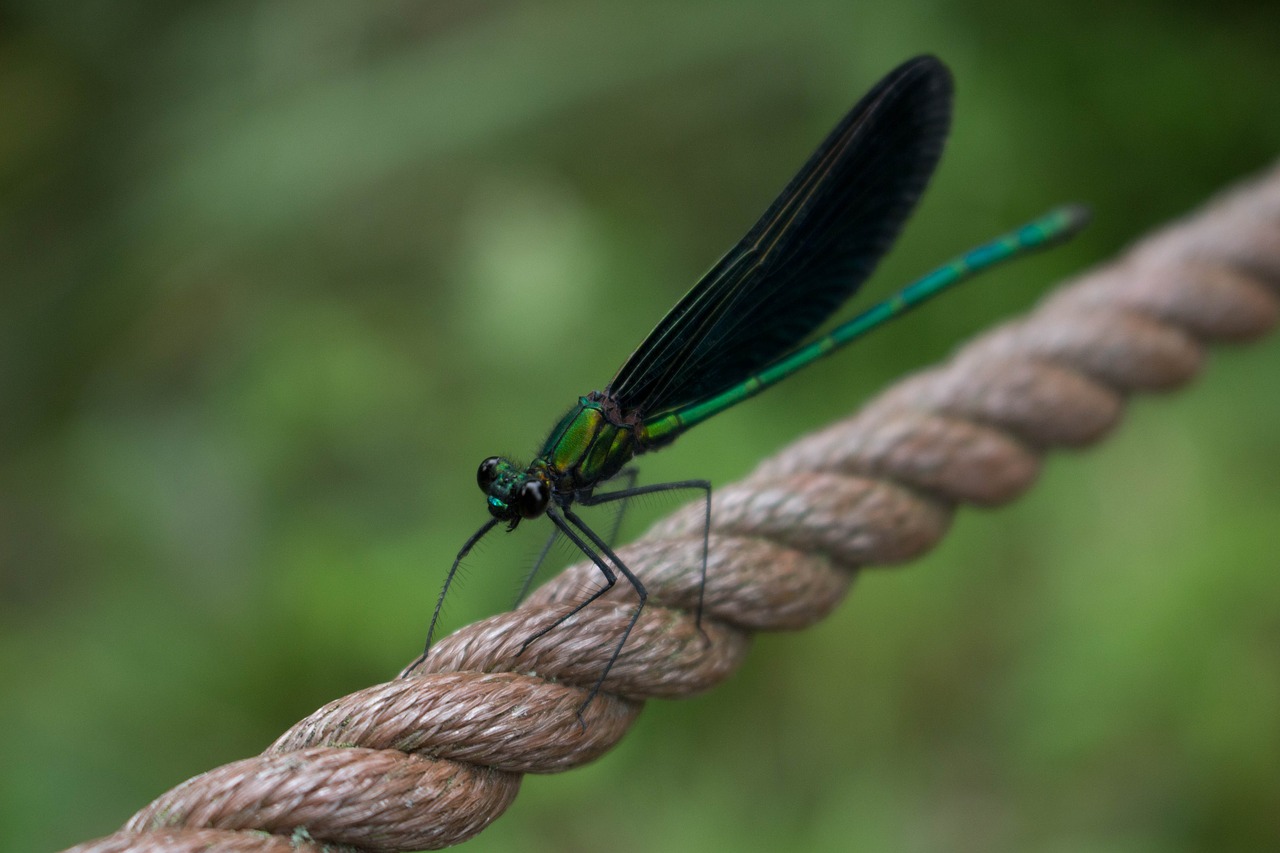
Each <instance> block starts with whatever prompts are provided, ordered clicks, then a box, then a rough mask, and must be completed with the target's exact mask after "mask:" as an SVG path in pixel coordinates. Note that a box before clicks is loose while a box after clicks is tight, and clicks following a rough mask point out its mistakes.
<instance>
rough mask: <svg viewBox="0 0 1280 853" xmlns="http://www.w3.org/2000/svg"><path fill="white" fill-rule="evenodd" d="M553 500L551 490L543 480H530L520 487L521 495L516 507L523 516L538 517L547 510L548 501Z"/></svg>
mask: <svg viewBox="0 0 1280 853" xmlns="http://www.w3.org/2000/svg"><path fill="white" fill-rule="evenodd" d="M550 500H551V490H550V489H548V488H547V484H546V483H544V482H542V481H541V480H529V481H527V482H526V483H525V484H524V485H523V486H521V487H520V497H519V499H518V500H517V502H516V509H518V510H519V511H520V517H521V518H537V517H538V516H540V515H542V514H543V513H544V512H546V511H547V503H548V502H549V501H550Z"/></svg>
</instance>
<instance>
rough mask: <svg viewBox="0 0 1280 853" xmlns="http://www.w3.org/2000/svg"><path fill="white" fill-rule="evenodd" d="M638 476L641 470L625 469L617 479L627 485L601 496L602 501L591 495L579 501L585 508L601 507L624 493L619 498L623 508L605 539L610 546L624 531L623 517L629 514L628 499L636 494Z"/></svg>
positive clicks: (619, 509) (614, 519)
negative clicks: (613, 496)
mask: <svg viewBox="0 0 1280 853" xmlns="http://www.w3.org/2000/svg"><path fill="white" fill-rule="evenodd" d="M638 476H640V469H638V468H634V467H632V468H623V469H622V471H621V472H619V474H618V476H617V477H616V478H615V479H618V480H626V481H627V482H626V485H624V486H621V487H620V488H617V489H614V490H613V491H611V492H605V493H604V494H602V495H599V496H598V497H599V498H601V500H593V499H592V497H591V495H587V497H586V499H585V500H580V501H579V503H581V504H582V505H583V506H599V505H600V504H602V503H611V502H612V500H613V499H612V498H610V497H609V496H610V495H616V494H618V493H620V492H621V493H624V494H623V495H622V497H621V498H619V500H621V501H622V506H620V507H618V511H617V512H616V513H614V515H613V528H612V529H611V530H610V531H609V535H608V536H606V537H605V541H606V542H608V543H609V544H610V545H615V544H617V542H618V533H619V531H621V530H622V517H623V515H625V514H626V512H627V498H628V497H631V496H633V495H634V494H635V492H634V491H632V490H633V489H634V488H635V485H636V477H638ZM609 482H610V483H611V484H612V482H613V481H612V480H610V481H609Z"/></svg>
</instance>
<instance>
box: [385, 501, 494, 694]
mask: <svg viewBox="0 0 1280 853" xmlns="http://www.w3.org/2000/svg"><path fill="white" fill-rule="evenodd" d="M497 523H498V519H496V518H491V519H489V520H488V521H486V522H485V523H484V526H483V527H481V528H480V529H479V530H477V531H476V532H475V533H473V534H471V538H470V539H468V540H467V542H466V544H465V545H463V546H462V550H461V551H459V552H458V556H457V557H455V558H454V560H453V565H452V566H450V567H449V574H447V575H445V578H444V586H443V587H441V588H440V597H439V598H437V599H436V609H435V612H433V613H432V614H431V626H430V627H429V628H427V642H426V643H425V644H424V645H423V648H422V654H421V655H419V656H418V659H417V660H415V661H414V662H413V663H411V664H409V668H408V669H406V670H405V671H404V673H403V675H408V674H409V673H411V672H413V671H414V670H415V669H417V668H418V667H419V666H421V665H422V662H423V661H424V660H426V659H427V654H428V653H430V651H431V637H432V636H434V634H435V632H436V622H437V621H439V619H440V608H441V607H443V606H444V597H445V595H447V594H448V592H449V584H451V583H453V576H454V575H455V574H457V573H458V566H460V565H462V561H463V560H464V559H465V558H466V556H467V554H469V553H470V552H471V549H472V548H474V547H475V545H476V543H477V542H479V541H480V540H481V539H483V538H484V535H485V534H486V533H488V532H489V531H490V530H492V529H493V528H494V526H495V525H496V524H497Z"/></svg>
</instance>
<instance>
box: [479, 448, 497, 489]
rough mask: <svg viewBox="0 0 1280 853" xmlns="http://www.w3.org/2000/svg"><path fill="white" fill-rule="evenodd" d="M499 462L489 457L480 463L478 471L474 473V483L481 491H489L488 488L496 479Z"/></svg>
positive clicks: (494, 457) (495, 458) (495, 457)
mask: <svg viewBox="0 0 1280 853" xmlns="http://www.w3.org/2000/svg"><path fill="white" fill-rule="evenodd" d="M501 461H502V460H501V459H500V458H498V457H497V456H490V457H489V458H488V459H486V460H484V461H483V462H481V463H480V470H479V471H477V472H476V482H477V483H479V484H480V490H481V491H485V492H487V491H489V486H491V485H493V481H494V480H496V479H498V463H500V462H501Z"/></svg>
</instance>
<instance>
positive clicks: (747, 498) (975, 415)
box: [72, 167, 1280, 853]
mask: <svg viewBox="0 0 1280 853" xmlns="http://www.w3.org/2000/svg"><path fill="white" fill-rule="evenodd" d="M1278 319H1280V167H1277V168H1273V169H1272V170H1271V171H1270V172H1269V173H1267V174H1264V175H1262V176H1260V177H1258V178H1256V179H1254V180H1253V181H1252V182H1250V183H1249V184H1247V185H1244V186H1242V187H1240V188H1238V189H1236V190H1234V191H1232V192H1230V193H1227V194H1224V195H1222V196H1220V197H1219V198H1217V199H1215V200H1214V201H1212V202H1211V203H1210V204H1209V205H1208V206H1207V207H1206V208H1205V209H1204V210H1202V211H1201V212H1199V213H1197V214H1195V215H1193V216H1190V217H1187V218H1185V219H1183V220H1181V221H1179V222H1176V223H1174V224H1173V225H1171V226H1169V227H1167V228H1165V229H1164V230H1162V231H1160V232H1158V233H1156V234H1154V235H1152V236H1150V237H1147V238H1145V239H1144V240H1142V241H1141V242H1139V243H1138V244H1136V245H1135V246H1134V247H1133V248H1131V249H1130V250H1129V251H1128V252H1127V253H1126V254H1125V255H1124V256H1122V257H1121V258H1120V259H1118V260H1117V261H1115V262H1113V263H1111V264H1109V265H1106V266H1103V267H1100V268H1098V269H1095V270H1093V271H1090V272H1088V273H1086V274H1085V275H1083V276H1082V277H1080V278H1079V279H1078V280H1076V281H1075V282H1073V283H1070V284H1068V285H1065V286H1063V287H1062V288H1060V289H1059V290H1057V291H1056V292H1054V293H1053V294H1051V295H1050V296H1049V297H1048V298H1046V299H1045V300H1044V301H1043V302H1042V303H1041V304H1040V305H1039V306H1038V307H1037V308H1036V309H1035V310H1033V311H1032V312H1031V313H1030V314H1029V315H1028V316H1026V317H1024V318H1021V319H1019V320H1016V321H1013V322H1009V323H1005V324H1003V325H1001V326H998V327H996V328H994V329H992V330H991V331H989V332H987V333H986V334H983V335H982V336H980V337H979V338H977V339H976V340H974V341H973V342H971V343H970V344H968V345H967V346H965V347H964V348H963V349H962V350H961V351H960V352H958V353H957V354H956V355H955V356H954V357H953V358H951V359H950V360H949V361H948V362H946V363H944V364H942V365H941V366H939V367H937V368H934V369H931V370H926V371H923V372H921V373H918V374H915V375H913V376H910V377H908V378H906V379H905V380H903V381H901V382H899V383H897V384H896V385H895V386H893V387H892V388H890V389H889V390H888V391H886V392H885V393H883V394H881V395H880V396H879V397H878V398H876V399H875V400H873V401H872V402H870V403H869V404H868V405H867V406H865V407H864V408H863V409H862V410H861V411H860V412H859V413H858V414H856V415H854V416H853V417H850V418H848V419H846V420H843V421H841V422H839V423H836V424H834V425H832V426H830V427H827V428H826V429H824V430H822V431H820V432H817V433H815V434H812V435H810V436H808V437H805V438H802V439H800V440H799V441H797V442H795V443H794V444H793V445H791V446H790V447H788V448H787V449H785V450H783V451H782V452H781V453H779V454H777V455H776V456H774V457H773V458H771V459H769V460H766V461H765V462H764V463H762V464H761V465H760V466H759V467H758V468H757V469H756V470H755V472H753V473H752V474H751V475H750V476H749V477H747V478H746V479H745V480H744V481H742V482H740V483H737V484H734V485H729V486H725V487H723V488H721V489H719V490H717V492H716V496H715V502H714V506H713V512H712V528H711V540H710V544H711V551H710V557H709V564H708V573H707V588H706V601H705V610H704V616H703V628H704V629H705V631H706V633H707V636H708V637H709V638H710V640H711V642H710V643H709V644H708V643H707V642H706V641H705V640H704V639H703V638H702V636H701V635H700V634H699V632H698V630H697V628H696V627H695V625H694V616H693V610H694V608H695V606H696V602H697V595H698V577H699V567H700V561H701V557H702V553H701V551H702V539H701V523H702V510H701V509H700V507H699V506H690V507H687V508H685V509H682V510H680V511H677V512H676V513H675V514H673V515H672V516H670V517H669V518H667V519H665V520H664V521H662V522H660V523H659V524H657V525H656V526H655V527H654V528H653V529H652V530H651V531H650V532H649V533H648V534H647V535H646V536H645V537H644V538H643V539H641V540H640V541H638V542H636V543H634V544H632V545H630V546H628V547H626V548H622V549H619V555H620V556H621V557H622V558H623V559H624V560H625V561H626V562H627V564H628V565H629V566H630V567H631V568H632V569H634V570H635V571H636V572H637V574H639V575H640V576H641V577H642V578H643V579H644V581H645V584H646V586H647V587H648V588H649V590H650V595H651V597H650V604H649V606H648V607H647V608H646V609H645V611H644V613H643V614H642V615H641V618H640V621H639V622H638V623H637V624H636V627H635V630H634V632H633V633H632V636H631V639H630V641H629V642H628V643H627V646H626V648H624V649H623V652H622V655H621V656H620V657H619V659H618V661H617V664H616V665H615V666H614V668H613V670H612V671H611V672H610V673H609V677H608V679H607V681H606V682H605V684H604V689H603V691H602V692H601V694H600V695H599V696H598V697H597V698H596V700H595V701H594V702H592V703H591V705H590V706H589V707H588V708H587V709H586V712H585V722H586V729H585V731H584V730H583V729H582V728H581V727H580V726H579V725H578V721H577V716H576V713H577V709H578V707H579V706H580V705H581V703H582V699H583V697H584V696H585V695H586V691H587V690H588V689H590V687H591V685H592V684H593V683H594V680H595V678H596V677H597V674H598V673H599V671H600V667H601V666H603V664H604V661H605V659H606V658H607V656H608V654H609V653H610V650H611V648H612V642H613V640H614V638H616V637H617V635H618V632H619V631H620V630H622V628H623V627H624V626H625V624H626V622H627V620H628V619H629V618H630V615H631V612H632V609H633V607H634V602H633V600H632V598H630V597H628V596H629V595H631V593H630V590H629V589H626V590H624V589H622V585H619V586H618V587H616V588H615V589H614V590H612V591H611V592H610V593H609V594H608V595H606V596H604V597H602V598H601V599H600V600H599V601H598V602H596V603H595V604H594V605H593V606H591V607H589V608H587V609H586V610H584V611H583V612H582V613H581V614H579V615H578V616H576V617H575V618H574V619H572V620H571V621H570V622H569V623H566V624H565V625H564V626H563V627H561V628H560V629H557V630H555V631H553V632H551V633H550V634H548V635H547V636H546V637H544V638H542V639H541V640H539V641H538V642H537V643H535V644H534V645H533V646H531V647H530V648H529V650H528V651H527V652H526V653H525V654H524V655H521V656H519V657H517V656H516V652H517V651H518V649H519V646H520V642H521V638H524V637H527V636H529V635H530V634H531V633H533V632H534V631H536V630H537V629H538V627H539V626H542V625H546V624H548V623H549V622H550V621H553V620H554V619H555V618H557V616H558V615H560V614H562V613H564V612H565V610H566V609H567V608H569V607H571V606H572V604H573V603H574V602H575V601H577V600H579V596H580V594H581V590H582V589H583V588H585V587H586V586H587V585H588V584H593V583H595V582H596V580H597V578H596V575H595V571H596V570H595V568H594V567H593V566H591V565H590V564H579V565H575V566H571V567H570V568H568V569H566V570H565V571H564V572H563V573H561V574H560V575H559V576H558V577H556V578H555V579H553V580H552V581H550V582H549V583H547V584H546V585H544V586H543V587H542V588H540V589H538V590H536V591H535V592H534V593H533V594H532V595H530V596H529V598H528V599H527V600H526V601H525V603H524V604H523V605H522V606H521V607H520V608H519V609H518V610H515V611H513V612H510V613H502V614H499V615H497V616H493V617H491V618H489V619H485V620H482V621H480V622H476V623H474V624H472V625H468V626H466V627H464V628H462V629H460V630H459V631H457V632H455V633H454V634H452V635H450V636H448V637H446V638H444V639H443V640H441V641H440V643H439V644H438V645H437V646H436V647H435V649H434V650H433V651H432V654H431V657H430V658H429V659H428V660H427V661H426V663H425V664H424V665H423V666H422V667H421V668H420V669H419V671H417V672H415V673H414V674H413V676H412V677H409V678H404V679H398V680H395V681H391V682H388V683H386V684H378V685H374V686H372V687H369V688H367V689H365V690H361V691H358V692H356V693H353V694H351V695H349V696H345V697H343V698H341V699H338V700H336V701H334V702H331V703H330V704H328V705H326V706H325V707H324V708H321V709H320V710H319V711H317V712H316V713H314V714H312V715H311V716H309V717H307V718H306V719H305V720H302V721H301V722H299V723H298V724H297V725H295V726H293V727H292V728H291V729H290V730H289V731H287V732H285V733H284V734H283V735H282V736H281V737H280V738H279V739H278V740H277V741H276V742H275V743H274V744H273V745H272V746H271V747H270V748H269V749H268V750H267V751H266V752H265V753H263V754H262V755H260V756H257V757H255V758H250V759H246V760H243V761H238V762H235V763H232V764H228V765H225V766H223V767H220V768H217V769H215V770H212V771H210V772H208V773H205V774H203V775H201V776H197V777H195V778H194V779H191V780H189V781H188V782H186V783H184V784H182V785H180V786H178V787H177V788H175V789H173V790H172V791H169V792H168V793H166V794H164V795H163V796H161V797H160V798H159V799H157V800H156V801H155V802H153V803H152V804H151V805H149V806H147V807H146V808H145V809H143V810H142V811H141V812H139V813H138V814H137V815H135V816H134V817H133V818H132V819H131V820H130V821H129V823H128V824H127V825H126V826H125V828H124V829H123V830H122V831H121V832H119V833H117V834H115V835H112V836H109V837H107V838H104V839H100V840H98V841H95V842H89V843H87V844H83V845H80V846H78V847H75V848H72V849H73V850H75V851H79V853H90V851H93V853H107V851H112V853H115V851H195V850H203V849H207V847H208V846H211V845H216V846H217V847H218V849H220V850H244V851H264V853H267V851H275V850H282V851H283V850H286V849H289V850H315V851H319V850H321V849H327V850H335V849H338V850H342V849H346V850H362V851H399V850H416V849H436V848H440V847H446V846H449V845H452V844H457V843H459V842H461V841H463V840H465V839H467V838H469V837H471V836H473V835H474V834H476V833H477V832H479V831H480V830H481V829H483V828H484V827H485V826H486V825H488V823H490V822H491V821H492V820H493V819H494V818H496V817H497V816H498V815H500V814H501V813H502V812H503V810H505V809H506V807H507V806H508V805H509V804H510V803H511V801H512V800H513V799H514V798H515V795H516V792H517V790H518V788H519V784H520V779H521V774H523V773H551V772H557V771H560V770H565V769H568V768H570V767H575V766H578V765H581V764H584V763H586V762H588V761H592V760H594V759H595V758H597V757H599V756H600V755H602V754H603V753H604V752H606V751H607V750H608V749H609V748H610V747H611V746H613V744H615V743H616V742H617V741H618V740H619V739H620V738H621V737H622V735H623V734H624V733H625V732H626V730H627V729H628V728H629V727H630V725H631V723H632V722H633V721H634V720H635V719H636V717H637V715H638V714H639V712H640V710H641V708H642V707H643V702H644V700H645V699H648V698H651V697H664V698H672V697H677V696H688V695H691V694H693V693H696V692H699V691H702V690H706V689H708V688H710V687H712V686H714V685H715V684H717V683H718V682H720V681H721V680H723V679H724V678H725V677H727V676H728V675H729V674H730V673H731V672H733V671H734V670H735V669H736V668H737V667H738V665H739V664H740V663H741V661H742V660H743V658H744V657H745V655H746V653H747V649H748V646H749V641H750V636H751V634H752V633H753V632H755V631H764V630H773V631H776V630H792V629H797V628H802V627H805V626H807V625H810V624H812V623H814V622H816V621H817V620H819V619H821V618H823V617H824V616H825V615H826V614H827V613H829V612H830V611H831V610H832V609H833V608H834V607H835V606H836V605H837V604H838V603H839V602H840V600H841V599H842V598H843V596H844V594H845V591H846V590H847V589H848V587H849V584H850V582H851V580H852V578H853V576H854V574H855V573H856V572H857V571H858V570H859V569H860V568H862V567H864V566H875V565H886V564H891V563H900V562H902V561H905V560H909V559H912V558H914V557H917V556H919V555H920V554H923V553H925V552H926V551H928V550H929V549H931V548H932V547H933V546H934V545H935V544H937V542H938V541H939V540H940V539H941V538H942V536H943V535H944V534H945V533H946V531H947V528H948V526H949V524H950V521H951V517H952V515H953V513H954V511H955V509H956V507H957V506H959V505H961V504H971V505H975V506H996V505H1000V504H1004V503H1007V502H1009V501H1011V500H1013V499H1014V498H1016V497H1018V496H1019V495H1020V494H1022V493H1023V492H1024V491H1026V490H1027V489H1028V488H1029V487H1030V486H1031V484H1032V483H1033V482H1034V481H1035V478H1036V476H1037V474H1038V472H1039V469H1040V465H1041V456H1042V454H1043V453H1045V452H1047V451H1048V450H1051V449H1053V448H1056V447H1082V446H1085V445H1088V444H1091V443H1093V442H1096V441H1098V440H1100V439H1101V438H1103V437H1104V436H1105V435H1106V434H1107V433H1108V432H1109V431H1110V430H1111V429H1112V428H1113V427H1114V426H1115V425H1116V424H1117V423H1118V422H1119V420H1120V418H1121V416H1122V415H1123V411H1124V403H1125V401H1126V399H1127V398H1128V396H1129V395H1130V394H1133V393H1135V392H1143V391H1146V392H1161V391H1168V390H1171V389H1174V388H1177V387H1180V386H1182V385H1184V384H1186V383H1187V382H1188V381H1189V380H1190V379H1191V378H1192V377H1194V376H1195V375H1196V373H1197V372H1198V370H1199V368H1200V365H1201V363H1202V362H1203V360H1204V357H1205V346H1206V345H1207V344H1210V343H1232V342H1240V341H1247V340H1252V339H1255V338H1258V337H1260V336H1262V335H1264V334H1266V333H1267V332H1268V331H1269V330H1270V329H1272V328H1273V327H1274V326H1275V325H1276V323H1277V320H1278ZM264 832H265V833H270V834H267V835H263V834H262V833H264ZM286 845H287V846H286Z"/></svg>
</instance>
